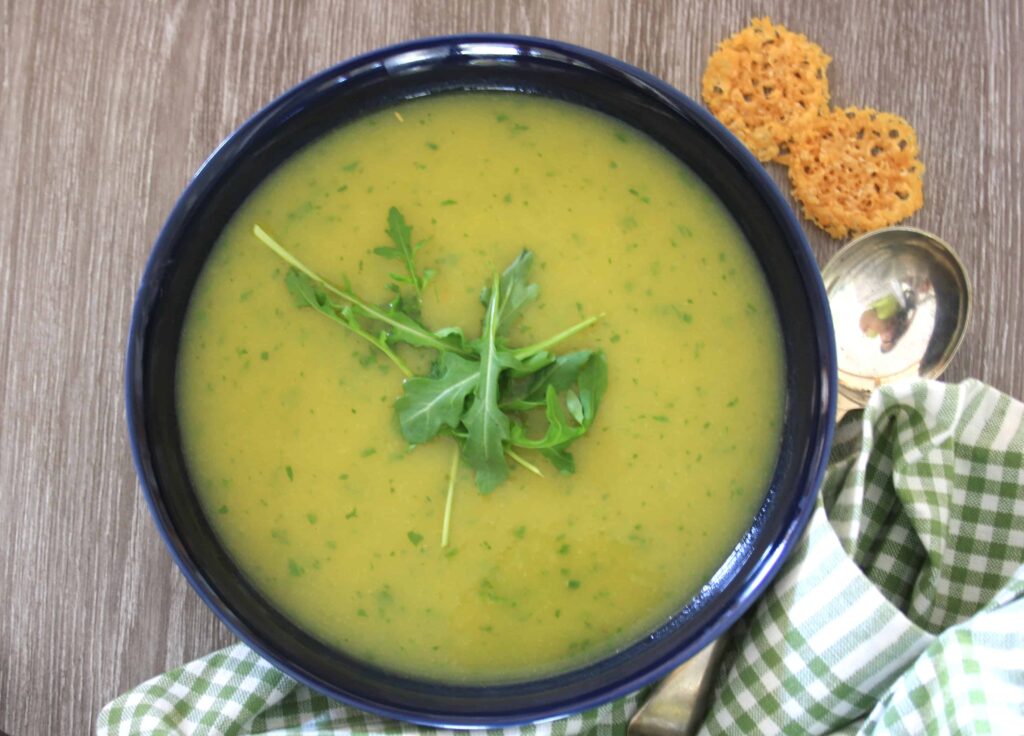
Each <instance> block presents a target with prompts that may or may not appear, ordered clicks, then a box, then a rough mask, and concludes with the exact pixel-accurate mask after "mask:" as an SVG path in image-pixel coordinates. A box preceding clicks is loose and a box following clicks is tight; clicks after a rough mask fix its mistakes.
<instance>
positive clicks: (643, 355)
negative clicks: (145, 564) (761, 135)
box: [178, 94, 784, 682]
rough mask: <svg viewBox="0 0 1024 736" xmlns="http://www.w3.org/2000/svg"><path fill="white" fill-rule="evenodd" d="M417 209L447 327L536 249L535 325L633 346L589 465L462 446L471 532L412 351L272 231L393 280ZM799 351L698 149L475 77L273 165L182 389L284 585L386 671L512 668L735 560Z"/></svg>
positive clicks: (189, 336)
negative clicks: (690, 158) (583, 324)
mask: <svg viewBox="0 0 1024 736" xmlns="http://www.w3.org/2000/svg"><path fill="white" fill-rule="evenodd" d="M392 206H395V207H397V208H399V209H400V210H401V211H402V213H403V214H404V216H405V218H406V220H407V221H408V222H409V223H410V224H412V225H413V226H414V228H415V230H414V234H415V235H416V236H417V238H421V237H422V238H428V241H427V242H426V244H425V245H424V247H423V249H422V250H421V251H420V253H419V254H418V258H419V259H420V260H421V262H422V263H424V265H426V266H428V267H431V268H433V269H436V271H437V277H436V278H435V280H434V281H433V282H432V283H431V284H430V286H429V287H428V289H427V290H426V293H425V296H424V304H423V320H424V322H425V323H426V324H428V325H432V326H435V327H439V326H443V325H458V326H461V327H462V328H463V329H464V330H465V331H466V333H467V334H469V335H476V334H478V333H479V330H480V319H481V315H482V309H481V306H480V301H479V296H480V288H481V286H482V285H484V284H485V283H488V282H489V280H490V279H491V276H492V274H493V273H495V272H496V271H500V270H501V269H502V268H504V267H505V266H506V265H507V264H508V263H509V262H510V261H511V260H512V259H513V258H514V257H515V255H516V254H517V253H518V252H520V251H521V250H522V249H523V248H524V247H528V248H530V249H531V250H532V251H533V252H534V253H535V264H534V268H533V272H532V280H534V281H536V282H537V283H538V284H539V285H540V299H539V301H538V302H537V303H536V304H535V305H534V306H532V307H531V308H530V309H528V310H526V311H525V312H524V318H523V320H522V323H521V325H519V327H518V328H517V332H516V333H515V334H514V335H513V337H512V338H511V340H512V341H513V342H514V341H516V340H520V339H521V340H522V342H523V343H528V342H530V341H531V340H530V338H531V337H532V336H534V335H537V336H544V335H546V334H550V333H554V332H557V331H559V330H561V329H563V328H565V327H566V326H567V325H570V324H573V323H575V322H577V321H579V319H580V317H581V315H582V314H603V315H604V316H603V318H602V319H601V320H600V321H599V322H598V323H597V324H596V325H594V326H593V327H591V328H590V329H589V330H587V331H586V332H585V333H581V334H579V335H577V336H575V337H573V338H572V339H570V340H569V341H568V342H566V343H565V344H563V345H560V346H559V347H558V351H568V350H571V349H574V348H579V347H599V348H601V349H602V350H603V351H604V352H605V354H606V356H607V361H608V388H607V392H606V394H605V397H604V401H603V403H602V405H601V408H600V412H599V414H598V416H597V421H596V424H595V425H594V426H593V427H592V428H591V430H590V432H589V433H588V434H587V435H586V436H585V437H583V438H582V439H580V440H579V441H578V442H577V443H576V444H575V445H574V446H573V454H574V456H575V461H576V472H575V473H574V474H572V475H562V474H559V473H558V472H557V471H555V470H554V469H552V468H551V467H550V466H549V465H542V463H541V462H540V461H539V460H538V462H537V464H538V465H542V467H543V469H544V473H545V475H544V477H538V476H536V475H533V474H531V473H529V472H526V471H524V470H523V469H522V468H520V467H514V468H513V469H512V471H511V477H510V479H509V480H508V481H507V482H505V483H504V484H503V485H501V486H500V487H499V488H497V489H496V490H494V491H493V492H492V493H489V494H481V493H479V492H477V490H476V488H475V486H474V482H473V476H472V473H471V472H470V471H469V470H468V469H465V468H464V469H463V470H461V471H460V473H459V474H458V476H457V479H456V480H457V484H456V487H455V488H456V490H455V495H454V502H453V509H452V515H451V540H450V543H449V545H448V547H445V548H443V547H442V546H441V544H440V531H441V522H442V517H443V514H444V504H445V494H446V490H447V473H448V468H449V463H450V459H451V455H450V447H451V446H450V444H449V443H448V442H446V441H445V442H442V441H434V442H431V443H427V444H424V445H422V446H419V447H416V448H415V449H412V448H410V447H408V446H407V444H406V443H405V442H404V440H403V438H402V436H401V434H400V432H399V430H398V428H397V422H396V419H395V412H394V408H393V404H394V401H395V399H396V398H397V397H398V396H399V395H400V394H401V392H402V375H401V374H400V373H399V372H398V371H397V370H396V369H395V368H394V367H393V366H390V365H389V363H388V361H387V360H386V359H385V358H384V357H383V356H382V355H380V354H379V353H375V352H373V349H372V348H371V347H370V346H369V345H368V344H367V343H366V342H362V341H360V340H359V339H358V338H356V337H355V336H353V335H352V334H350V333H348V332H346V331H345V330H344V329H342V328H341V327H339V326H338V325H336V324H334V323H332V322H330V321H329V320H327V319H324V318H323V317H322V316H320V315H318V314H316V313H315V312H314V311H313V310H310V309H297V308H296V307H295V305H294V303H293V301H292V299H291V296H290V295H289V293H288V291H287V289H286V288H285V286H284V284H283V277H284V273H285V271H286V267H285V266H284V264H283V263H282V262H281V261H280V260H279V259H278V258H277V257H276V256H275V255H274V254H273V253H271V252H270V251H269V250H267V249H266V248H264V247H263V246H262V245H261V244H260V242H259V241H258V240H257V239H256V238H255V237H254V236H253V234H252V229H253V225H255V224H259V225H260V226H262V227H263V228H265V229H266V230H267V231H268V232H272V233H274V235H275V237H276V238H277V239H278V240H279V241H280V242H281V243H282V244H284V245H286V246H287V247H288V249H289V250H291V251H292V252H293V253H294V254H295V255H296V256H297V257H299V258H300V259H301V260H303V261H304V262H305V263H307V264H308V265H309V266H311V267H312V268H314V269H315V270H316V271H317V272H319V273H321V274H323V275H325V276H327V277H329V278H331V279H335V280H337V282H338V283H341V282H342V279H343V278H347V279H348V280H349V281H350V282H351V283H352V284H353V286H354V287H356V288H358V290H359V291H360V292H361V293H362V294H364V295H366V296H367V297H368V298H373V299H376V300H378V301H379V302H380V303H384V302H386V301H387V300H388V298H389V294H390V293H389V292H388V290H387V289H386V284H387V282H388V274H389V273H390V272H392V271H394V270H395V267H396V266H395V264H394V263H393V262H390V261H387V260H384V259H382V258H380V257H378V256H377V255H375V254H374V252H373V251H374V248H376V247H378V246H381V245H383V244H384V243H385V242H386V237H385V235H384V228H385V218H386V216H387V212H388V209H389V208H390V207H392ZM409 355H410V356H412V353H409ZM410 359H411V360H415V357H410ZM417 365H418V368H419V369H420V370H425V369H426V368H427V366H426V365H420V364H417ZM783 371H784V361H783V354H782V348H781V339H780V335H779V326H778V322H777V316H776V314H775V311H774V307H773V304H772V300H771V297H770V295H769V292H768V289H767V286H766V283H765V281H764V277H763V275H762V273H761V271H760V270H759V267H758V264H757V261H756V258H755V257H754V256H753V254H752V252H751V251H750V249H749V246H748V245H747V243H746V241H745V240H744V238H743V236H742V235H741V233H740V232H739V230H738V228H737V226H736V224H735V223H734V222H733V220H732V219H731V218H730V217H729V215H728V214H727V213H726V211H725V210H724V208H723V206H722V205H721V204H720V203H719V202H718V201H717V200H716V198H715V197H714V196H713V195H712V194H711V193H710V191H709V190H708V189H707V188H706V187H705V185H704V184H703V183H702V182H701V181H700V180H699V179H698V178H697V177H696V176H695V175H694V174H693V173H692V172H691V171H690V170H689V169H687V168H686V167H685V166H683V165H682V164H681V163H680V162H679V161H678V160H677V159H675V158H674V157H672V156H671V155H669V154H668V153H667V152H666V151H665V150H664V149H662V148H660V147H659V146H658V145H657V144H655V143H654V142H653V141H651V140H650V139H648V138H646V137H645V136H644V135H643V134H641V133H639V132H638V131H636V130H634V129H631V128H629V127H627V126H625V125H623V124H622V123H619V122H617V121H615V120H613V119H610V118H606V117H604V116H602V115H600V114H598V113H595V112H593V111H590V110H586V109H583V108H580V107H577V106H574V105H570V104H567V103H562V102H557V101H552V100H548V99H538V98H535V97H528V96H525V95H517V94H461V95H460V94H453V95H447V96H438V97H431V98H427V99H422V100H418V101H413V102H408V103H404V104H402V105H400V106H399V107H396V108H394V109H393V110H388V111H385V112H380V113H377V114H374V115H371V116H369V117H366V118H363V119H361V120H359V121H357V122H355V123H353V124H351V125H347V126H344V127H342V128H340V129H338V130H336V131H334V132H332V133H330V134H329V135H327V136H325V137H323V138H322V139H320V140H318V141H316V142H315V143H313V144H311V145H310V146H308V147H307V148H305V149H304V150H302V151H301V152H300V153H298V154H297V155H295V156H294V157H293V158H291V159H290V160H289V161H287V162H286V163H285V164H284V165H283V166H281V167H280V169H279V170H277V171H276V172H275V173H274V174H273V175H272V176H270V177H269V178H268V179H267V180H266V181H265V182H264V183H262V184H261V185H260V186H259V188H258V189H257V190H256V191H255V192H254V193H253V194H252V196H251V197H250V198H249V199H248V200H247V202H246V203H245V204H244V206H243V207H242V208H241V209H240V210H239V211H238V213H237V214H236V215H235V216H234V218H233V219H232V221H231V222H230V224H229V225H228V227H227V228H226V230H225V231H224V234H223V236H222V237H221V239H220V242H219V243H218V244H217V246H216V248H215V249H214V251H213V253H212V254H211V256H210V258H209V261H208V263H207V265H206V267H205V269H204V271H203V273H202V275H201V278H200V280H199V283H198V285H197V287H196V290H195V293H194V296H193V297H192V302H191V305H190V307H189V312H188V316H187V321H186V326H185V331H184V339H183V342H182V349H181V357H180V364H179V367H178V404H179V410H180V421H181V432H182V437H183V442H184V447H185V452H186V457H187V460H188V463H189V468H190V472H191V475H192V478H193V482H194V484H195V487H196V490H197V492H198V494H199V497H200V499H201V501H202V504H203V507H204V509H205V512H206V514H207V515H208V517H209V519H210V521H211V523H212V524H213V527H214V529H215V530H216V532H217V534H218V535H219V536H220V538H221V539H222V541H223V543H224V545H225V546H226V548H227V549H228V550H229V551H230V553H231V554H232V555H233V557H234V558H235V560H236V561H237V563H238V565H239V567H240V568H241V569H242V570H243V571H244V572H245V574H246V575H247V576H249V578H250V579H251V580H252V582H253V583H254V584H255V585H256V586H257V587H258V588H259V589H260V590H261V591H262V592H263V593H264V594H265V595H266V596H267V598H268V599H269V600H271V601H272V602H273V603H274V604H275V605H276V606H278V607H279V608H280V610H282V611H284V612H285V613H286V614H287V615H288V616H289V617H291V618H292V619H293V620H295V621H296V622H298V623H299V625H301V626H302V627H304V628H305V629H307V630H308V631H309V632H311V633H312V634H314V635H315V636H317V637H318V638H320V639H321V640H323V641H324V642H326V643H328V644H330V645H333V646H335V647H338V648H340V649H343V650H345V651H347V652H350V653H352V654H354V655H356V656H359V657H361V658H364V659H366V660H369V661H372V662H375V663H377V664H379V665H381V666H384V667H386V668H390V669H393V670H397V671H401V672H403V673H409V674H414V675H418V676H423V677H429V678H436V679H441V680H447V681H462V682H501V681H508V680H513V679H518V678H525V677H532V676H536V675H541V674H550V673H553V672H557V671H562V670H566V669H569V668H572V667H575V666H578V665H581V664H585V663H588V662H592V661H594V660H596V659H598V658H600V657H602V656H605V655H607V654H609V653H611V652H613V651H614V650H616V649H618V648H621V647H623V646H625V645H628V644H629V643H631V642H633V641H635V640H637V639H639V638H641V637H642V636H644V635H645V634H647V633H649V632H650V631H652V630H653V629H655V628H656V627H658V626H659V625H660V624H661V623H663V622H664V621H665V620H666V618H667V617H668V616H670V615H671V614H672V613H673V612H674V611H676V610H678V609H679V608H680V607H681V606H682V605H684V604H685V603H686V602H687V601H688V600H689V599H690V598H691V597H692V596H693V595H694V594H695V593H696V592H697V591H698V590H699V588H700V587H701V585H702V584H704V583H705V582H706V581H707V580H708V579H709V577H710V576H711V575H712V573H713V572H714V571H715V570H716V569H717V568H718V566H719V565H721V564H722V562H723V561H724V560H725V558H726V557H727V555H728V553H729V552H730V551H731V550H732V548H733V546H734V545H735V544H736V542H737V540H738V539H739V538H740V537H741V536H742V534H743V532H744V531H745V529H746V528H747V527H748V526H749V525H750V523H751V522H752V519H753V516H754V514H755V512H756V510H757V509H758V507H759V506H760V504H761V501H762V500H763V497H764V494H765V491H766V489H767V486H768V483H769V479H770V476H771V473H772V470H773V468H774V464H775V461H776V456H777V452H778V445H779V432H780V426H781V417H782V408H783V400H784V397H783Z"/></svg>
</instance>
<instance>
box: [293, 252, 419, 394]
mask: <svg viewBox="0 0 1024 736" xmlns="http://www.w3.org/2000/svg"><path fill="white" fill-rule="evenodd" d="M284 282H285V285H286V286H287V287H288V291H289V292H290V293H291V295H292V298H293V299H294V300H295V303H296V304H297V305H298V306H309V307H312V308H313V309H315V310H316V311H318V312H320V314H322V315H324V316H325V317H328V318H330V319H331V320H333V321H335V322H337V323H338V324H340V325H341V326H342V327H346V328H348V329H349V330H350V331H352V332H354V333H355V334H357V335H359V336H360V337H361V338H363V339H364V340H366V341H367V342H369V343H370V344H371V345H374V346H375V347H377V348H378V349H379V350H380V351H381V352H383V353H384V354H385V355H387V356H388V357H389V358H390V359H391V360H392V362H394V364H395V365H396V366H398V369H399V370H401V371H402V373H404V374H405V376H406V377H407V378H408V377H411V376H412V371H411V370H410V369H409V366H407V365H406V364H405V361H404V360H402V359H401V358H400V357H399V356H398V355H397V354H396V353H395V352H394V351H393V350H392V349H391V346H389V345H388V341H387V333H384V332H381V333H379V334H378V335H376V336H375V335H373V334H371V333H370V332H369V331H367V330H366V329H365V328H364V327H363V325H362V324H361V323H360V322H359V319H358V318H357V317H356V315H355V312H354V310H353V309H352V306H351V305H347V304H346V305H341V304H338V303H336V302H333V301H331V299H330V297H329V296H328V295H327V292H326V291H325V290H324V289H322V288H321V287H320V286H318V285H317V283H316V282H315V281H313V279H311V278H310V277H309V276H307V275H306V274H304V273H302V272H301V271H299V270H297V269H295V268H291V269H289V270H288V273H287V275H286V276H285V277H284Z"/></svg>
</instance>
